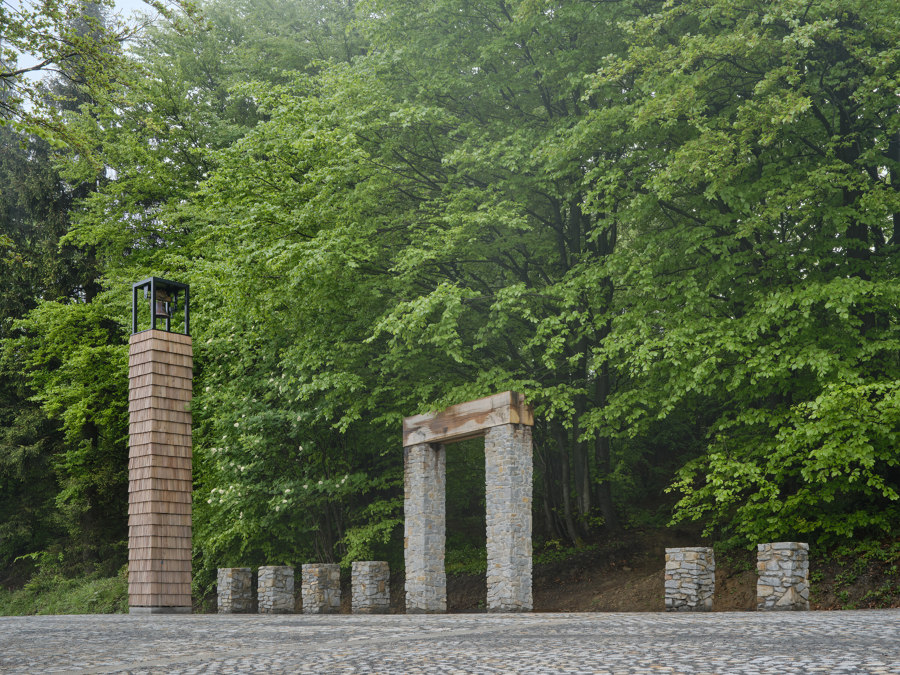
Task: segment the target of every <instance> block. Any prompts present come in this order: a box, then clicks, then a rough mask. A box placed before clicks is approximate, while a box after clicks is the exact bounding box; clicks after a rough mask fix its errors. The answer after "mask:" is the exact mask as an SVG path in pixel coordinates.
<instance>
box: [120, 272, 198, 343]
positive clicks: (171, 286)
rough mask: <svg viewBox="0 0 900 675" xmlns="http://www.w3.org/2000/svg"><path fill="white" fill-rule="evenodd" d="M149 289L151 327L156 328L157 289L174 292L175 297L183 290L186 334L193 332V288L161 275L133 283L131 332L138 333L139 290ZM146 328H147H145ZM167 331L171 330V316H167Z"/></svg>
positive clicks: (151, 328)
mask: <svg viewBox="0 0 900 675" xmlns="http://www.w3.org/2000/svg"><path fill="white" fill-rule="evenodd" d="M141 289H144V290H147V289H149V295H150V329H149V330H156V319H157V315H156V309H155V303H156V291H158V290H159V291H164V292H172V293H173V297H177V296H178V293H179V292H181V293H183V295H184V334H185V335H190V334H191V323H190V321H191V311H190V306H191V288H190V286H188V285H187V284H182V283H181V282H178V281H169V280H168V279H161V278H159V277H150V278H149V279H144V280H143V281H137V282H135V283H133V284H131V332H132V334H134V333H138V332H141V331H138V291H139V290H141ZM145 330H146V329H145ZM166 332H169V333H170V332H172V331H171V323H170V317H166Z"/></svg>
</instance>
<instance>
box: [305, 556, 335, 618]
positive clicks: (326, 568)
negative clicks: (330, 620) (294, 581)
mask: <svg viewBox="0 0 900 675" xmlns="http://www.w3.org/2000/svg"><path fill="white" fill-rule="evenodd" d="M300 589H301V593H302V594H303V613H304V614H337V613H339V612H340V611H341V568H340V567H339V566H338V565H336V564H327V563H313V564H308V565H303V568H302V582H301V585H300Z"/></svg>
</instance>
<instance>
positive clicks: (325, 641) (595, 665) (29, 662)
mask: <svg viewBox="0 0 900 675" xmlns="http://www.w3.org/2000/svg"><path fill="white" fill-rule="evenodd" d="M0 673H133V674H135V675H136V674H138V673H142V674H143V673H147V674H150V673H184V674H188V673H385V674H392V673H410V674H418V673H609V674H618V673H629V674H630V673H652V674H654V675H658V674H660V673H673V674H675V673H685V674H690V675H694V674H700V673H738V674H744V673H746V674H748V675H749V674H750V673H762V674H767V673H777V674H779V675H791V674H793V673H834V674H841V675H843V674H845V673H887V674H893V675H900V610H880V611H856V612H795V613H768V612H766V613H752V612H748V613H715V614H702V615H698V614H649V613H647V614H516V615H495V614H492V615H487V614H457V615H440V616H428V615H382V616H348V615H337V616H335V615H331V616H320V615H249V616H248V615H193V616H159V615H154V616H125V615H94V616H47V617H6V618H0Z"/></svg>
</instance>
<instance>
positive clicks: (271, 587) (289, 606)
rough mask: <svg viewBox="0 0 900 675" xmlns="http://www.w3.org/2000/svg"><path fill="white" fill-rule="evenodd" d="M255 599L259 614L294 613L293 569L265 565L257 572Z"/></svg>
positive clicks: (284, 566)
mask: <svg viewBox="0 0 900 675" xmlns="http://www.w3.org/2000/svg"><path fill="white" fill-rule="evenodd" d="M256 599H257V604H258V606H259V610H258V611H259V613H260V614H291V613H292V612H293V611H294V568H293V567H289V566H286V565H266V566H263V567H260V568H259V570H258V571H257V584H256Z"/></svg>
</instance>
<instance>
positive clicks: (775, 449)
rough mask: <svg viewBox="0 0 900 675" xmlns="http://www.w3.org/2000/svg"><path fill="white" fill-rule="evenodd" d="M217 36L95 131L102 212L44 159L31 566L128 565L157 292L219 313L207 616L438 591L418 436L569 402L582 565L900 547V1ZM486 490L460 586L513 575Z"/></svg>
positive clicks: (284, 13)
mask: <svg viewBox="0 0 900 675" xmlns="http://www.w3.org/2000/svg"><path fill="white" fill-rule="evenodd" d="M203 11H204V13H205V21H204V23H203V25H200V24H197V25H190V24H179V23H177V22H173V21H163V22H161V23H159V24H158V25H156V26H154V27H151V28H150V29H148V31H147V32H146V34H145V35H144V36H143V39H142V40H141V42H140V43H139V44H137V45H135V47H134V49H133V50H132V51H131V52H130V53H129V56H128V57H127V59H128V67H127V68H125V67H122V68H119V70H117V71H116V78H115V81H114V82H113V81H112V80H110V81H108V82H106V83H105V84H103V82H101V84H103V89H104V91H105V92H106V94H104V95H103V96H99V95H97V96H95V95H93V93H92V92H93V91H94V90H93V89H90V90H85V91H84V92H82V93H83V94H84V96H83V97H79V96H80V94H79V96H74V95H73V96H72V97H70V98H73V100H77V102H78V103H79V109H78V110H77V111H76V110H74V107H75V106H74V105H73V106H70V107H69V108H68V109H67V111H66V116H65V120H66V125H67V126H66V133H68V134H71V135H72V137H77V138H78V139H79V148H80V149H79V152H77V153H75V152H71V153H67V154H66V155H65V157H64V158H63V159H62V160H61V162H60V164H61V166H62V177H63V180H60V176H59V174H56V173H55V170H53V169H52V167H51V166H50V165H49V163H47V162H46V161H45V158H46V157H48V154H47V153H48V151H47V149H46V148H43V146H37V145H33V148H32V150H31V151H30V152H18V151H13V150H12V148H13V146H14V145H16V144H18V143H20V142H24V143H25V144H26V145H28V143H31V141H30V140H28V139H24V137H18V136H6V137H4V143H7V142H8V144H7V146H4V147H9V148H10V152H9V153H7V154H6V155H5V156H4V158H3V159H2V160H0V162H3V165H2V167H0V168H3V170H4V171H5V172H6V173H5V174H4V175H9V176H11V177H13V178H15V180H10V184H11V185H13V184H15V185H16V186H17V187H16V191H15V192H13V193H7V192H6V191H5V192H4V193H3V195H2V197H0V200H2V203H3V205H4V208H6V209H7V213H11V214H13V217H9V218H7V219H6V220H5V221H3V228H2V229H0V266H2V269H3V270H5V271H7V272H9V273H10V274H11V275H13V276H14V277H15V280H16V282H17V284H18V285H19V286H20V287H21V289H22V290H21V292H11V291H10V290H9V289H4V290H0V302H2V303H3V305H2V307H3V312H4V315H3V322H2V324H0V336H3V337H5V338H6V340H5V341H4V348H3V349H4V351H3V352H2V353H3V360H2V361H0V368H2V369H3V373H4V380H3V384H2V385H0V397H2V398H0V416H2V420H3V422H4V423H5V424H7V427H6V429H5V430H4V431H3V432H0V450H2V452H0V479H2V480H3V481H5V482H4V483H3V485H4V490H5V492H4V496H3V497H2V498H0V516H2V521H0V532H3V533H5V534H6V533H8V538H6V537H5V538H4V539H3V540H2V542H3V543H0V556H6V557H7V558H9V557H10V556H15V555H21V554H22V553H30V552H31V551H32V550H38V549H42V548H46V549H47V550H50V548H51V546H50V544H51V540H52V539H54V538H55V537H56V536H58V534H57V533H58V532H59V531H64V532H66V536H67V537H68V540H69V541H68V544H67V546H66V547H64V548H65V549H66V552H67V555H69V556H70V557H77V556H73V555H72V554H73V553H74V552H76V551H81V550H83V549H86V548H90V547H91V546H93V547H94V549H93V550H94V553H95V555H96V554H97V552H98V551H101V550H107V549H104V548H103V547H108V551H109V554H108V555H105V557H107V558H109V559H111V560H116V559H117V558H116V556H121V550H122V540H123V538H124V508H123V507H122V505H123V504H124V503H125V502H124V485H125V444H126V434H127V427H126V417H125V408H124V401H125V400H126V397H125V378H126V362H125V348H124V346H123V345H124V342H125V335H126V330H125V326H126V325H127V315H128V308H127V301H128V293H127V289H128V284H129V283H130V282H132V281H134V280H136V279H140V278H144V277H146V276H149V275H151V274H152V275H156V276H164V277H169V278H177V279H180V280H183V281H187V282H189V283H190V284H191V288H192V299H193V303H192V304H193V316H194V320H193V328H194V330H193V340H194V355H195V380H194V382H195V391H194V400H193V404H192V405H193V416H194V417H193V419H194V453H195V454H194V462H195V463H194V469H195V490H194V494H195V502H196V503H195V505H194V516H195V546H194V550H195V571H196V574H195V580H196V590H197V592H198V594H203V593H204V592H205V591H206V590H208V589H209V587H210V585H211V584H212V582H213V578H214V573H215V569H216V568H217V567H220V566H223V565H236V564H241V565H258V564H266V563H291V564H298V563H301V562H305V561H312V560H322V561H332V560H333V561H340V562H341V563H342V564H343V565H345V566H346V565H348V564H349V563H350V562H352V561H353V560H354V559H359V558H368V557H374V556H377V557H379V558H381V557H383V558H385V559H389V560H391V561H395V560H396V561H399V559H400V556H401V545H400V541H401V531H402V528H401V527H400V525H401V518H402V515H401V508H400V505H401V494H402V488H401V482H402V453H401V449H400V447H399V429H400V420H401V418H402V417H403V416H404V415H409V414H413V413H416V412H423V411H426V410H433V409H438V408H440V407H443V406H445V405H448V404H453V403H458V402H460V401H463V400H467V399H471V398H476V397H478V396H482V395H487V394H491V393H494V392H496V391H502V390H504V389H515V390H518V391H521V392H523V393H524V394H525V395H526V396H527V397H528V399H529V400H530V401H531V402H532V403H533V404H535V412H536V417H537V420H538V422H537V425H536V426H535V429H534V441H535V450H534V452H535V464H536V469H537V471H536V485H535V495H536V500H535V512H534V520H535V523H536V526H537V527H536V529H537V530H538V531H539V533H540V535H541V537H542V538H546V539H547V540H548V541H554V542H557V546H556V547H555V548H554V549H553V550H549V549H548V550H546V551H544V552H543V553H540V555H544V556H548V558H547V559H548V560H551V559H555V558H554V556H555V557H559V556H563V557H564V556H567V555H569V554H570V552H571V551H570V550H569V549H570V548H571V547H572V546H573V545H575V546H576V548H577V546H578V545H580V544H582V543H584V542H585V541H589V540H590V538H591V537H593V536H596V535H597V534H598V533H599V532H600V531H601V530H603V531H605V532H613V531H615V529H616V528H617V527H619V526H620V525H621V524H623V523H624V524H625V525H634V524H638V523H655V522H659V520H660V519H662V518H668V514H669V512H670V510H671V508H672V506H673V503H674V502H675V501H676V499H677V505H676V506H675V520H683V519H694V520H701V521H703V523H704V525H705V526H706V527H707V532H709V533H715V534H716V535H717V536H718V537H719V538H720V539H721V540H724V541H726V542H727V544H728V545H730V546H736V545H743V546H747V545H752V544H753V543H755V542H757V541H760V540H773V539H781V538H788V537H791V538H793V537H802V538H804V539H811V540H818V541H819V542H821V543H822V544H833V543H835V542H840V541H843V540H846V539H847V538H851V537H862V538H865V537H869V536H880V535H882V534H884V533H891V532H892V531H894V530H895V529H896V523H897V522H898V516H900V513H898V508H900V498H898V494H900V468H898V465H897V458H896V452H895V450H894V449H895V448H896V445H897V440H898V438H897V434H898V429H900V419H898V412H897V411H898V410H900V406H898V403H900V401H898V383H900V362H898V359H897V354H898V353H900V350H898V347H900V342H898V341H900V334H898V314H897V307H898V304H900V303H898V301H900V297H898V293H900V291H898V285H897V282H896V279H897V273H898V270H897V260H898V258H897V252H898V249H897V246H898V242H897V237H896V228H897V223H898V222H900V215H898V214H900V192H898V190H897V185H898V183H900V179H898V175H900V174H898V172H900V142H898V141H897V138H898V133H900V114H898V111H897V106H896V96H895V92H896V91H897V87H898V86H900V82H898V80H897V72H900V68H898V65H900V48H898V46H897V45H898V44H900V41H898V39H897V38H898V35H900V15H898V13H897V11H896V8H894V7H893V6H892V5H891V3H883V2H881V3H879V2H872V1H871V0H849V2H848V1H844V0H841V1H840V2H838V0H826V1H824V2H819V3H815V4H813V5H810V4H809V3H797V2H793V0H780V1H779V2H774V3H773V2H762V0H740V1H739V2H737V3H736V4H735V2H733V1H729V2H726V1H725V0H712V1H711V2H699V1H695V0H686V1H685V2H680V3H668V2H657V1H655V0H654V1H653V2H650V3H649V4H648V3H646V2H640V3H638V2H633V1H631V0H626V1H624V2H616V3H582V2H559V3H555V4H546V3H536V2H533V1H530V0H529V1H513V2H506V3H499V4H498V3H490V2H481V1H475V2H459V1H458V0H438V1H436V2H430V3H421V2H411V1H409V0H367V2H365V3H359V4H357V3H354V2H352V1H350V0H329V1H328V2H315V3H313V2H307V1H305V0H304V1H302V2H286V1H285V2H274V3H255V2H250V1H249V0H217V1H215V2H210V3H207V4H204V5H203ZM84 28H85V27H84V26H82V33H84V34H85V35H86V34H87V33H89V32H90V31H85V30H84ZM95 28H97V27H96V26H95ZM103 35H105V34H103V33H101V36H103ZM106 37H109V36H108V35H106ZM104 39H106V38H104ZM109 53H110V54H111V55H114V50H112V48H111V47H110V51H109ZM115 58H116V59H119V57H118V56H116V57H115ZM117 63H119V64H120V65H121V64H122V62H121V61H120V60H119V61H117ZM90 64H91V61H90V58H86V60H84V61H82V62H77V63H75V65H76V66H78V67H82V66H83V67H84V68H86V69H87V70H85V71H84V72H85V77H86V78H87V79H91V77H92V76H91V73H93V72H95V70H91V69H92V68H93V66H91V65H90ZM74 67H75V66H73V68H74ZM118 67H119V66H117V68H118ZM105 72H111V71H105ZM76 93H77V92H76ZM7 158H8V159H7ZM70 188H71V192H70ZM10 195H11V196H10ZM36 195H37V196H38V197H35V196H36ZM40 195H44V196H43V197H40ZM73 201H74V206H73ZM36 204H37V205H36ZM60 244H61V245H60ZM50 270H59V271H60V274H56V273H55V272H54V273H52V274H51V273H50V272H49V271H50ZM60 275H61V276H63V277H64V278H65V279H66V281H65V283H57V282H56V281H54V280H55V279H56V278H57V277H58V276H60ZM51 282H52V283H51ZM7 373H8V374H9V379H6V377H5V376H6V374H7ZM473 453H474V454H477V452H476V451H474V450H472V449H471V448H468V449H466V448H462V449H460V451H459V453H458V454H457V455H453V456H452V457H451V461H450V463H449V464H448V466H449V469H450V470H449V471H448V482H449V483H450V488H451V490H450V494H451V497H450V499H449V501H448V518H449V519H450V520H454V523H453V524H454V527H453V528H451V530H452V531H451V532H450V535H451V536H450V540H449V544H450V545H449V546H448V554H447V559H448V569H450V568H453V569H458V570H465V569H476V568H477V569H481V567H480V565H481V563H480V562H479V560H480V557H481V555H482V553H480V552H479V551H483V546H482V539H481V538H482V529H483V528H482V526H481V522H480V520H479V518H476V517H475V516H474V514H476V513H481V512H483V510H482V509H483V507H482V502H481V499H482V496H483V495H482V493H481V488H480V486H479V485H478V483H479V481H480V480H483V479H482V478H481V475H480V474H479V473H478V471H475V468H474V467H475V465H474V463H473V464H471V466H468V465H465V462H462V458H463V457H464V456H466V457H468V459H472V457H474V454H473ZM469 455H472V456H471V457H470V456H469ZM468 459H467V460H466V461H468ZM454 461H460V462H462V464H459V465H456V468H454V465H453V462H454ZM473 461H474V460H473ZM47 472H50V473H52V478H48V477H47V476H46V474H47ZM41 473H43V474H45V475H44V478H43V480H42V481H41V482H40V483H39V485H38V489H36V490H35V491H34V492H33V493H27V491H26V490H25V489H24V488H23V485H24V482H23V481H26V480H29V478H30V477H32V476H36V475H40V474H41ZM54 482H55V483H56V485H55V484H54ZM667 484H668V485H670V486H671V490H672V493H671V494H672V496H671V497H667V496H666V495H665V494H664V493H663V489H664V486H666V485H667ZM6 495H9V497H7V496H6ZM20 504H21V505H27V506H28V507H29V508H33V509H34V512H35V513H36V514H37V515H36V516H35V517H34V518H31V517H28V518H23V517H21V516H20V515H13V514H15V513H16V506H17V505H20ZM454 513H455V515H454ZM476 521H477V522H476ZM30 537H34V543H35V547H34V548H33V549H30V550H28V549H23V548H22V547H23V546H25V545H26V542H27V541H28V540H29V538H30ZM91 542H93V543H91ZM101 542H102V544H101ZM116 552H117V553H116ZM540 555H539V558H540ZM101 557H103V556H101Z"/></svg>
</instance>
